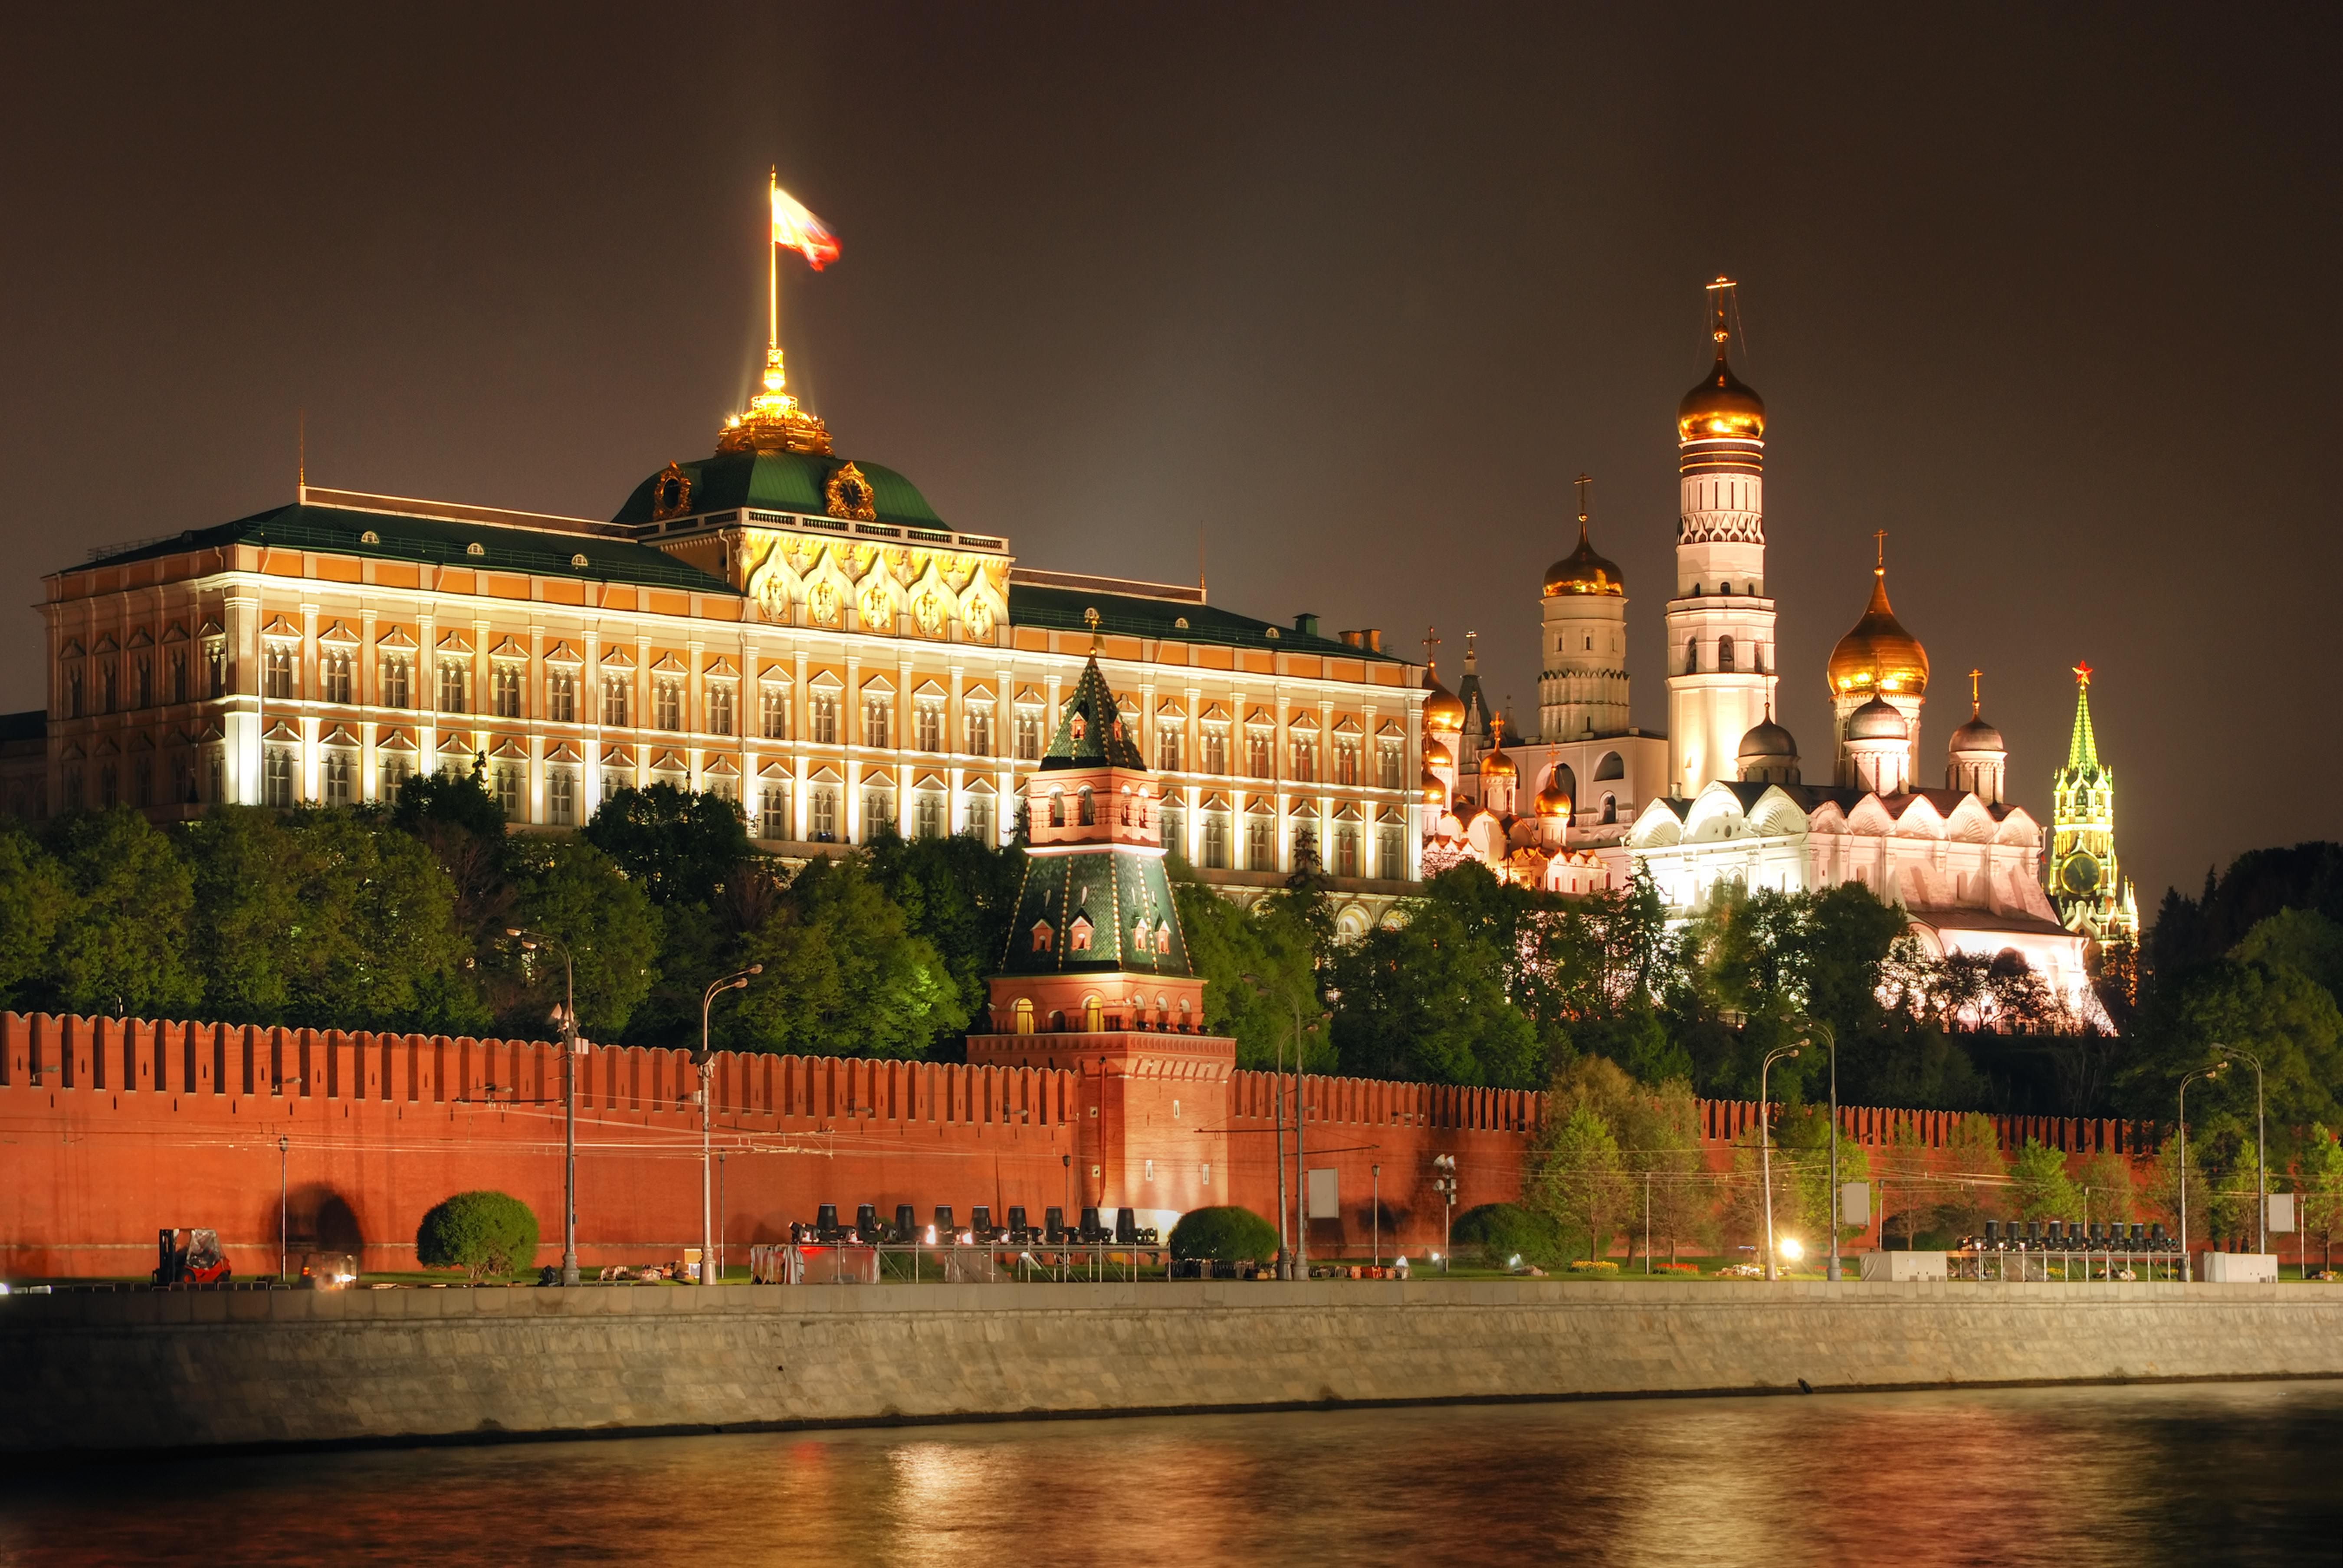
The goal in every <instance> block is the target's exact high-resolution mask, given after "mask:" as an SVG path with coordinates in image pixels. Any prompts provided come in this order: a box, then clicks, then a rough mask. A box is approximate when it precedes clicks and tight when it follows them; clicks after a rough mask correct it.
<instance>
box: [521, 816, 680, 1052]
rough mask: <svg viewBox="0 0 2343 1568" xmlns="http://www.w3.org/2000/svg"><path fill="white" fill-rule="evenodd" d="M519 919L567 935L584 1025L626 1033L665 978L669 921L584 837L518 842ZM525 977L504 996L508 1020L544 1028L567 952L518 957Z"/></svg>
mask: <svg viewBox="0 0 2343 1568" xmlns="http://www.w3.org/2000/svg"><path fill="white" fill-rule="evenodd" d="M512 869H513V872H514V892H513V921H514V923H515V924H516V925H519V926H523V927H526V928H527V929H528V930H536V931H542V932H544V933H545V934H546V935H548V936H549V937H553V938H556V939H558V940H559V941H560V942H561V943H562V945H563V946H565V947H567V948H568V950H569V956H570V973H571V980H572V983H574V984H575V986H576V988H577V998H578V1027H579V1029H580V1030H583V1031H584V1032H586V1033H588V1034H589V1035H597V1036H599V1037H601V1038H603V1039H616V1038H618V1036H619V1035H620V1034H621V1033H622V1032H623V1031H624V1030H625V1029H626V1027H627V1023H628V1020H630V1019H631V1018H633V1017H634V1013H635V1010H636V1009H637V1008H638V1007H639V1006H640V1005H641V1004H642V1000H643V998H644V997H645V996H646V995H648V994H649V991H650V989H651V985H652V982H653V981H654V980H657V979H658V976H659V968H658V961H659V950H660V945H661V940H662V938H663V936H664V934H665V922H664V921H663V920H661V919H660V912H659V910H657V909H655V908H653V907H652V905H651V901H650V899H649V896H648V895H647V894H646V893H645V892H644V890H643V888H642V885H641V884H640V883H639V882H635V881H631V880H629V879H628V878H627V877H626V876H625V875H624V874H623V873H621V872H620V871H619V869H618V863H617V862H616V861H614V860H612V859H610V858H609V857H608V855H605V854H604V853H602V851H601V850H599V849H596V848H595V847H594V846H593V845H591V844H589V843H587V842H586V841H585V840H584V839H528V840H524V841H522V842H521V843H519V844H517V845H515V846H514V849H513V852H512ZM506 963H507V969H506V971H505V972H506V973H508V975H510V976H511V978H512V980H513V981H514V982H515V983H514V984H512V985H511V986H509V987H508V988H507V989H506V991H505V994H504V995H502V996H501V997H500V999H499V1000H500V1002H501V1003H502V1006H501V1008H500V1011H501V1012H502V1013H503V1014H504V1016H505V1017H506V1018H507V1019H508V1020H510V1021H509V1023H508V1028H511V1029H513V1030H516V1031H517V1032H521V1033H530V1032H534V1031H535V1030H539V1029H542V1028H543V1027H544V1020H545V1017H546V1014H547V1010H548V1007H549V1006H550V1004H551V1003H552V1002H554V1001H558V1000H560V997H561V990H560V987H561V985H562V966H561V962H560V959H559V956H558V954H549V953H542V952H540V953H539V954H537V955H531V956H530V957H529V958H528V960H526V967H525V968H524V967H523V960H520V959H519V958H518V957H508V959H507V960H506Z"/></svg>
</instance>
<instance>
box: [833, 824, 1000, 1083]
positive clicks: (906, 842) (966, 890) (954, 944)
mask: <svg viewBox="0 0 2343 1568" xmlns="http://www.w3.org/2000/svg"><path fill="white" fill-rule="evenodd" d="M868 853H869V854H870V869H871V875H872V876H873V877H875V878H876V879H878V882H879V885H880V887H882V888H884V889H885V890H887V893H888V896H889V897H890V898H892V899H893V900H895V902H896V903H897V904H898V905H900V906H901V908H902V910H903V918H904V920H905V922H906V923H907V925H908V928H909V929H910V931H911V933H912V934H913V935H914V936H919V937H923V938H925V939H926V940H928V942H929V943H930V945H931V946H932V947H934V949H935V950H936V951H937V952H938V953H939V954H940V955H941V957H942V959H943V961H944V968H945V969H946V970H948V971H949V972H950V975H951V977H952V983H953V984H954V985H956V986H958V987H959V988H960V1004H961V1007H962V1008H963V1010H965V1011H966V1013H967V1014H968V1016H970V1017H971V1018H973V1017H974V1016H975V1015H976V1014H977V1013H978V1012H979V1011H980V1010H981V1009H982V1008H983V1006H984V1002H985V991H986V988H985V983H984V982H985V977H986V976H987V975H990V974H991V973H993V972H994V971H995V970H998V969H999V968H1000V967H1001V953H1002V951H1003V950H1004V948H1005V947H1006V945H1007V941H1008V935H1009V922H1010V921H1011V920H1013V919H1014V918H1015V917H1016V914H1017V900H1018V896H1019V894H1020V893H1021V892H1022V890H1023V888H1024V879H1025V853H1024V851H1023V850H1022V849H1019V848H1017V847H1015V846H1013V845H1011V846H1010V847H1008V848H1005V849H1003V848H996V847H995V846H993V845H990V844H988V843H986V842H984V841H983V840H982V839H978V838H975V837H974V836H972V835H970V834H967V833H955V834H952V835H950V836H949V837H944V838H934V839H903V838H899V837H897V836H896V835H894V834H892V833H890V834H886V835H883V836H882V837H880V838H879V839H874V840H872V842H871V844H870V849H869V851H868ZM949 1043H950V1042H948V1041H947V1040H944V1039H942V1038H939V1039H938V1040H936V1041H935V1042H933V1045H932V1046H931V1048H930V1054H934V1053H935V1048H938V1047H944V1046H946V1045H948V1044H949Z"/></svg>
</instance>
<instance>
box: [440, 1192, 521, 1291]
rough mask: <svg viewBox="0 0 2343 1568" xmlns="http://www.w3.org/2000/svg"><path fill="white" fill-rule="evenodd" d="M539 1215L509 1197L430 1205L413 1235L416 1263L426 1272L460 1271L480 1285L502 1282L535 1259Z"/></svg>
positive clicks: (478, 1196) (485, 1195)
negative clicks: (492, 1280)
mask: <svg viewBox="0 0 2343 1568" xmlns="http://www.w3.org/2000/svg"><path fill="white" fill-rule="evenodd" d="M537 1236H538V1229H537V1215H536V1214H535V1213H534V1212H533V1211H531V1210H530V1209H529V1206H528V1204H526V1203H524V1202H522V1201H520V1200H519V1199H518V1198H516V1197H513V1196H512V1195H511V1194H510V1193H508V1192H496V1191H472V1192H458V1193H457V1194H456V1195H455V1196H454V1197H452V1198H445V1199H442V1200H441V1201H439V1202H437V1203H435V1204H434V1205H432V1207H431V1209H430V1210H429V1211H428V1212H427V1213H426V1214H425V1215H424V1216H423V1223H422V1224H420V1225H418V1226H417V1227H416V1230H415V1257H416V1261H417V1262H419V1263H421V1264H422V1265H423V1266H424V1267H425V1268H427V1269H461V1270H463V1271H465V1272H466V1273H467V1274H468V1275H469V1276H470V1278H471V1280H472V1282H473V1283H474V1284H478V1282H480V1281H481V1280H483V1279H486V1278H488V1276H490V1275H496V1276H498V1277H499V1278H503V1277H506V1276H508V1275H510V1274H511V1273H512V1272H513V1271H514V1270H516V1269H523V1268H527V1267H528V1266H529V1264H531V1263H532V1262H534V1261H536V1258H537Z"/></svg>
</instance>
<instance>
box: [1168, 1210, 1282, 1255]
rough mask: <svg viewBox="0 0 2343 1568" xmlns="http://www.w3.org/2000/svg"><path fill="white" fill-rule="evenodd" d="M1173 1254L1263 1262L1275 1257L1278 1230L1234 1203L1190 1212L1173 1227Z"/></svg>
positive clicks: (1182, 1216) (1183, 1215)
mask: <svg viewBox="0 0 2343 1568" xmlns="http://www.w3.org/2000/svg"><path fill="white" fill-rule="evenodd" d="M1276 1255H1277V1227H1276V1226H1274V1225H1272V1224H1271V1223H1270V1222H1269V1221H1266V1220H1264V1219H1262V1217H1261V1216H1260V1215H1258V1214H1256V1213H1254V1212H1253V1211H1252V1210H1250V1209H1242V1208H1239V1207H1237V1206H1236V1205H1234V1204H1229V1205H1227V1206H1225V1207H1222V1208H1216V1209H1191V1210H1190V1211H1188V1212H1187V1213H1185V1214H1182V1215H1181V1216H1180V1222H1179V1223H1178V1224H1176V1225H1174V1226H1172V1256H1173V1257H1175V1258H1210V1259H1212V1261H1215V1262H1221V1263H1236V1262H1242V1261H1245V1260H1247V1259H1251V1260H1252V1261H1254V1262H1258V1263H1266V1262H1268V1261H1270V1260H1271V1259H1272V1258H1274V1257H1275V1256H1276Z"/></svg>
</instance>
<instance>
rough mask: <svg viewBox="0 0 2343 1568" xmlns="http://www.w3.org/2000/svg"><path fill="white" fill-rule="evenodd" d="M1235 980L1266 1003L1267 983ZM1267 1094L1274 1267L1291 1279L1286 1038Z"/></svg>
mask: <svg viewBox="0 0 2343 1568" xmlns="http://www.w3.org/2000/svg"><path fill="white" fill-rule="evenodd" d="M1237 978H1238V979H1240V980H1243V981H1244V982H1245V984H1247V985H1249V986H1251V987H1252V989H1253V990H1254V991H1255V992H1257V993H1258V994H1259V995H1260V996H1261V997H1262V999H1263V1000H1267V999H1268V998H1269V997H1270V996H1272V994H1273V993H1272V991H1271V990H1270V989H1269V982H1268V981H1266V980H1262V978H1261V977H1260V976H1259V975H1256V974H1247V975H1240V976H1238V977H1237ZM1301 1020H1302V1011H1301V1009H1300V1008H1298V1007H1297V1008H1296V1009H1295V1010H1294V1026H1295V1027H1296V1028H1297V1029H1298V1028H1300V1027H1301ZM1301 1043H1302V1042H1301V1040H1299V1039H1296V1040H1295V1041H1294V1047H1295V1049H1296V1050H1299V1049H1300V1048H1301ZM1270 1090H1271V1096H1272V1098H1271V1104H1272V1108H1273V1109H1272V1117H1273V1120H1274V1122H1275V1126H1276V1134H1275V1136H1276V1142H1277V1266H1278V1271H1279V1272H1280V1273H1281V1274H1283V1275H1285V1276H1287V1277H1288V1278H1291V1277H1292V1256H1291V1254H1290V1253H1289V1251H1287V1244H1286V1243H1287V1237H1286V1233H1285V1213H1286V1206H1285V1038H1284V1037H1283V1036H1282V1035H1281V1036H1279V1037H1278V1041H1277V1066H1276V1069H1275V1070H1273V1071H1272V1073H1271V1075H1270Z"/></svg>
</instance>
